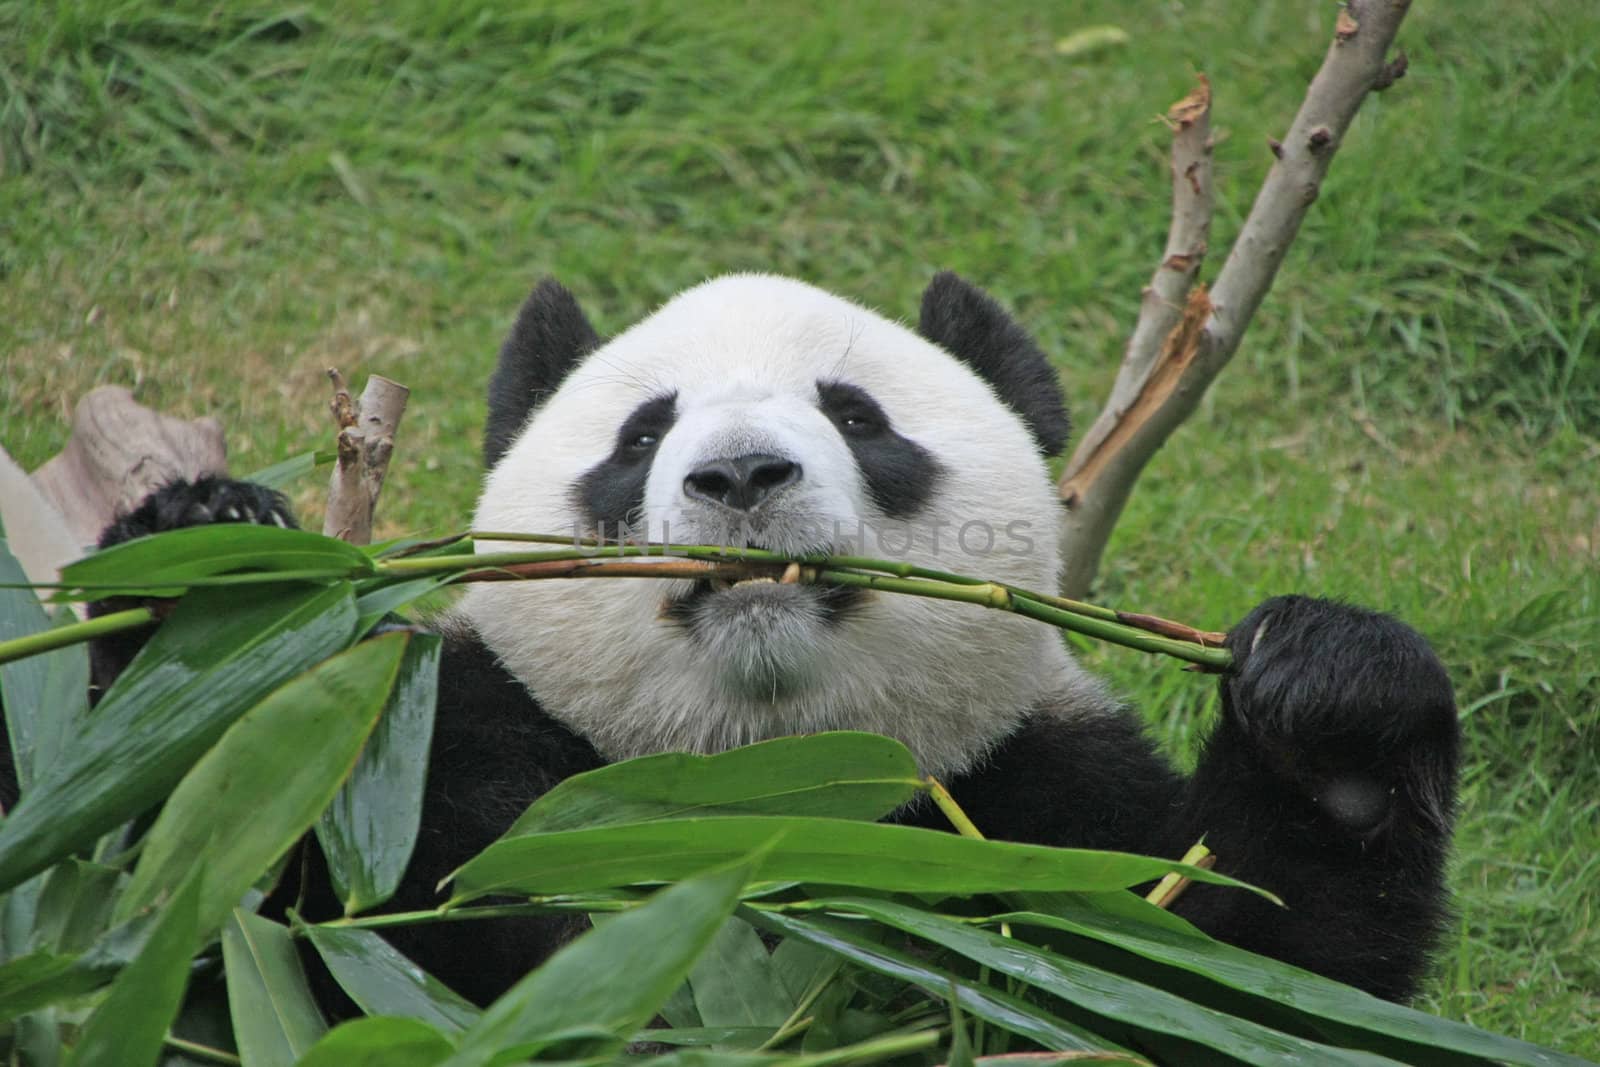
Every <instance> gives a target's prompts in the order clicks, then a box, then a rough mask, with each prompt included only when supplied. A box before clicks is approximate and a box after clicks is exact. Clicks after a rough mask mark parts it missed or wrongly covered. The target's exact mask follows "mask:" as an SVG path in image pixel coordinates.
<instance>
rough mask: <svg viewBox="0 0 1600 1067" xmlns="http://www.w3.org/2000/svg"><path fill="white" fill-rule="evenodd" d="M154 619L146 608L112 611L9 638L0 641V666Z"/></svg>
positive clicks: (134, 627) (122, 630)
mask: <svg viewBox="0 0 1600 1067" xmlns="http://www.w3.org/2000/svg"><path fill="white" fill-rule="evenodd" d="M155 620H156V615H155V612H153V611H151V610H150V609H149V608H129V609H128V610H127V611H114V612H112V613H111V614H109V615H101V616H100V617H99V618H97V619H88V620H86V621H84V622H75V623H73V624H71V625H70V626H57V627H54V628H52V629H49V630H41V631H39V632H38V633H36V634H28V635H27V636H26V637H13V638H12V639H11V640H9V641H0V663H10V662H11V661H12V660H19V659H26V658H27V657H28V656H37V655H39V654H40V653H41V652H54V651H55V650H56V649H58V648H66V647H67V646H68V645H76V644H79V643H80V642H83V641H93V640H94V639H95V638H97V637H105V636H106V635H108V634H119V633H123V632H124V631H127V630H137V629H138V628H139V627H141V626H148V625H149V624H150V623H152V622H155Z"/></svg>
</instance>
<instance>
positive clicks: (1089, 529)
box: [1058, 0, 1410, 597]
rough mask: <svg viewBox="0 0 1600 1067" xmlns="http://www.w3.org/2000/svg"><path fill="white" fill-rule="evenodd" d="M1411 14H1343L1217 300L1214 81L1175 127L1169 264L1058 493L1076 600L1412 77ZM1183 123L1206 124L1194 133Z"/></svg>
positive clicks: (1068, 576) (1352, 5)
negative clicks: (1208, 269)
mask: <svg viewBox="0 0 1600 1067" xmlns="http://www.w3.org/2000/svg"><path fill="white" fill-rule="evenodd" d="M1409 7H1410V0H1350V2H1349V4H1348V5H1347V6H1346V7H1345V8H1344V9H1343V10H1342V11H1340V13H1339V16H1338V20H1337V24H1336V26H1335V29H1334V38H1333V43H1332V44H1331V45H1330V46H1329V48H1328V54H1327V56H1326V58H1324V60H1323V63H1322V68H1321V69H1320V70H1318V71H1317V74H1316V77H1314V78H1313V79H1312V81H1311V85H1310V87H1309V88H1308V89H1307V90H1306V96H1305V100H1304V101H1303V102H1302V103H1301V105H1300V111H1299V113H1298V114H1297V115H1296V116H1295V118H1294V121H1293V123H1291V124H1290V127H1289V132H1288V134H1286V135H1285V137H1284V138H1283V140H1282V141H1281V142H1280V141H1276V140H1274V141H1270V142H1269V144H1270V146H1271V148H1272V152H1273V155H1274V157H1275V162H1274V163H1273V165H1272V169H1271V171H1270V172H1268V174H1267V178H1266V180H1265V181H1264V182H1263V183H1262V186H1261V191H1260V192H1259V193H1258V194H1257V196H1256V201H1255V204H1254V206H1253V207H1252V208H1251V209H1250V214H1249V216H1248V217H1247V218H1246V219H1245V223H1244V226H1243V228H1242V229H1241V230H1240V232H1239V238H1238V240H1237V241H1235V242H1234V245H1233V248H1232V250H1231V251H1230V252H1229V254H1228V259H1227V262H1225V263H1224V264H1223V266H1222V270H1221V271H1220V272H1219V273H1218V275H1217V279H1216V282H1215V283H1214V284H1213V285H1212V286H1211V289H1210V292H1209V293H1207V291H1206V290H1205V288H1204V287H1196V288H1194V289H1193V291H1192V292H1191V291H1190V290H1191V286H1192V284H1193V282H1194V279H1195V275H1196V274H1197V272H1198V270H1199V262H1198V257H1196V258H1195V260H1194V262H1193V263H1189V262H1187V261H1186V260H1185V259H1183V251H1184V249H1185V248H1190V249H1192V248H1194V247H1196V244H1195V238H1194V235H1195V234H1198V249H1199V252H1200V253H1201V254H1202V255H1203V253H1204V240H1205V232H1206V230H1205V225H1206V224H1208V223H1209V219H1210V204H1211V195H1210V193H1211V187H1210V176H1211V171H1210V152H1209V148H1210V145H1209V132H1208V131H1207V132H1196V131H1197V129H1204V128H1205V127H1207V126H1208V123H1209V110H1210V91H1209V86H1208V85H1207V84H1206V83H1205V82H1204V80H1202V82H1201V86H1200V88H1199V89H1197V90H1196V91H1195V92H1193V93H1191V94H1190V95H1189V96H1188V97H1186V98H1185V99H1184V100H1182V101H1180V102H1179V103H1178V104H1175V105H1173V109H1172V111H1170V112H1169V113H1168V117H1169V120H1171V122H1172V124H1173V127H1174V132H1173V172H1174V173H1173V219H1172V227H1171V231H1170V232H1169V235H1168V242H1167V251H1166V254H1165V255H1164V256H1163V258H1162V266H1161V267H1160V268H1158V269H1157V271H1156V274H1155V277H1154V278H1153V279H1152V280H1151V284H1150V286H1149V287H1148V288H1147V289H1146V290H1145V296H1144V300H1143V302H1142V303H1141V305H1140V311H1139V321H1138V323H1137V325H1136V326H1135V327H1134V333H1133V337H1132V339H1131V340H1130V341H1129V344H1128V350H1127V352H1126V354H1125V355H1124V357H1123V365H1122V369H1121V371H1120V372H1119V373H1118V375H1117V381H1116V384H1115V385H1114V386H1113V389H1112V394H1111V398H1110V400H1109V401H1107V404H1106V407H1105V409H1104V410H1103V411H1102V412H1101V414H1100V416H1099V417H1098V418H1097V419H1096V420H1095V422H1094V425H1093V426H1091V427H1090V429H1089V432H1088V434H1086V435H1085V437H1084V439H1083V441H1082V442H1081V443H1080V444H1079V446H1078V448H1077V450H1076V451H1075V452H1074V453H1073V456H1072V459H1071V460H1070V461H1069V462H1068V464H1067V467H1066V469H1065V470H1064V471H1063V472H1062V475H1061V481H1060V483H1059V485H1058V488H1059V490H1060V492H1061V497H1062V500H1063V502H1064V503H1065V504H1066V507H1067V517H1066V523H1065V526H1064V530H1063V534H1062V544H1061V547H1062V557H1063V559H1064V560H1065V565H1066V566H1065V571H1064V574H1063V578H1062V592H1063V593H1064V594H1065V595H1067V596H1072V597H1079V596H1083V595H1084V594H1085V593H1086V592H1087V590H1088V588H1089V586H1090V584H1091V583H1092V582H1093V580H1094V576H1095V573H1096V572H1097V571H1098V569H1099V566H1100V557H1101V555H1102V553H1103V552H1104V551H1105V546H1106V542H1107V540H1108V539H1109V538H1110V536H1111V530H1112V528H1113V527H1114V526H1115V525H1116V522H1117V518H1118V517H1119V516H1120V515H1121V514H1122V508H1123V505H1124V504H1126V503H1127V500H1128V496H1129V494H1130V493H1131V492H1132V491H1133V486H1134V483H1135V482H1136V481H1137V480H1138V477H1139V474H1140V473H1141V472H1142V471H1143V470H1144V466H1145V464H1146V463H1148V462H1149V461H1150V458H1151V457H1152V456H1154V455H1155V453H1156V451H1157V450H1158V449H1160V447H1161V445H1162V444H1163V443H1165V441H1166V439H1167V437H1168V436H1170V435H1171V433H1172V431H1173V430H1175V429H1177V427H1178V426H1179V425H1181V424H1182V423H1183V421H1184V420H1185V419H1187V418H1188V417H1189V416H1190V415H1191V414H1193V412H1194V410H1195V408H1196V407H1198V406H1199V403H1200V400H1201V398H1202V397H1203V396H1204V395H1205V391H1206V389H1207V388H1208V387H1209V386H1210V384H1211V382H1212V381H1213V380H1214V379H1215V378H1216V376H1217V374H1218V373H1220V372H1221V370H1222V368H1223V367H1224V366H1226V365H1227V362H1228V360H1229V359H1231V358H1232V357H1233V354H1234V352H1235V351H1237V350H1238V347H1239V341H1240V339H1241V338H1242V337H1243V336H1244V331H1245V328H1246V327H1247V326H1248V325H1249V323H1250V319H1251V317H1252V316H1254V315H1255V312H1256V309H1257V308H1258V307H1259V306H1260V305H1261V301H1262V299H1263V298H1264V297H1265V296H1266V294H1267V290H1268V289H1270V288H1271V286H1272V280H1273V278H1274V277H1275V276H1276V275H1277V272H1278V267H1279V266H1280V265H1281V264H1282V263H1283V257H1284V255H1285V254H1286V253H1287V252H1288V250H1289V246H1290V245H1291V244H1292V243H1293V242H1294V237H1295V234H1296V233H1297V232H1298V231H1299V229H1300V223H1301V220H1303V219H1304V218H1305V214H1306V211H1307V210H1308V209H1309V208H1310V207H1311V204H1312V203H1313V202H1314V201H1315V200H1316V198H1317V194H1318V193H1319V192H1320V190H1321V187H1322V180H1323V178H1324V177H1325V176H1326V174H1327V172H1328V167H1329V165H1330V164H1331V163H1332V162H1333V155H1334V153H1335V152H1336V151H1337V150H1338V147H1339V144H1340V143H1341V141H1342V140H1343V138H1344V134H1345V132H1346V131H1347V130H1348V129H1349V128H1350V122H1351V120H1352V119H1354V118H1355V114H1356V111H1357V110H1358V109H1359V108H1360V106H1361V102H1362V100H1364V99H1365V98H1366V95H1367V93H1368V92H1373V91H1381V90H1383V89H1385V88H1387V87H1388V86H1389V85H1391V84H1392V83H1393V82H1394V81H1395V80H1396V79H1397V78H1399V77H1400V76H1401V75H1403V74H1404V73H1405V60H1404V57H1403V56H1400V57H1397V58H1396V59H1395V60H1394V61H1393V62H1388V61H1387V59H1386V57H1387V55H1388V51H1389V46H1390V45H1391V44H1392V43H1393V41H1394V37H1395V34H1396V32H1397V31H1398V30H1399V28H1400V22H1401V21H1402V20H1403V19H1404V18H1405V14H1406V11H1407V9H1408V8H1409ZM1197 97H1201V100H1200V101H1197V99H1196V98H1197ZM1183 116H1192V117H1193V121H1192V122H1191V123H1190V124H1188V125H1185V124H1184V122H1183ZM1196 139H1199V141H1200V143H1199V144H1196V143H1195V141H1196ZM1196 161H1202V165H1201V166H1198V167H1196V168H1195V171H1194V173H1195V176H1196V181H1195V183H1194V184H1193V185H1192V186H1189V184H1188V183H1186V182H1184V181H1183V180H1182V178H1183V177H1184V176H1185V175H1186V174H1187V173H1188V168H1189V166H1190V164H1191V162H1196ZM1201 175H1203V176H1204V178H1203V181H1202V180H1201ZM1186 186H1187V188H1186ZM1202 208H1203V209H1204V222H1202V221H1201V219H1200V212H1201V210H1202ZM1182 237H1188V238H1189V243H1188V244H1187V245H1184V244H1180V245H1179V246H1178V247H1177V248H1176V249H1175V248H1174V242H1175V240H1178V239H1180V238H1182ZM1175 252H1176V254H1177V255H1178V256H1179V258H1178V259H1177V260H1176V261H1174V259H1173V257H1174V254H1175ZM1169 264H1171V266H1169ZM1185 294H1187V295H1185ZM1152 335H1154V337H1152ZM1157 338H1160V339H1163V340H1157Z"/></svg>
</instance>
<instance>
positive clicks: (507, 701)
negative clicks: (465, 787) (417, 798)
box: [429, 615, 605, 796]
mask: <svg viewBox="0 0 1600 1067" xmlns="http://www.w3.org/2000/svg"><path fill="white" fill-rule="evenodd" d="M429 629H430V630H431V631H433V632H434V633H437V634H438V635H439V637H440V638H441V639H442V641H443V644H442V647H441V650H440V663H439V687H438V703H437V708H436V711H435V716H434V744H433V752H432V762H433V765H434V771H435V773H436V774H442V775H443V776H445V777H450V778H454V777H456V776H457V775H461V776H470V777H473V778H478V779H492V778H494V777H496V776H497V775H496V772H497V769H498V770H503V772H504V773H505V774H506V775H507V776H508V777H510V778H511V779H512V780H515V779H516V778H517V777H518V776H519V774H520V775H526V776H528V777H529V778H531V779H533V780H531V781H527V782H525V783H524V787H525V788H526V789H527V791H528V792H529V793H530V795H531V796H536V795H537V794H538V793H540V792H543V791H544V790H547V789H549V788H551V787H552V786H554V785H555V784H556V783H557V782H559V781H561V780H562V779H564V778H567V777H570V776H571V775H574V774H579V773H581V772H583V771H587V770H593V769H594V768H595V767H598V766H600V765H601V764H602V763H604V762H605V761H604V759H602V758H601V756H600V754H599V753H598V752H596V751H595V748H594V746H593V745H591V744H590V743H589V741H588V740H587V739H585V738H584V737H583V736H582V735H581V734H579V733H577V732H576V731H574V730H572V729H571V728H570V727H568V726H567V725H566V724H565V723H563V722H562V721H561V720H559V719H557V718H556V717H555V716H554V715H551V714H550V713H549V712H548V711H547V710H545V708H544V707H543V705H541V704H540V703H539V701H538V699H537V698H536V697H535V696H534V695H533V693H531V692H530V691H529V690H528V688H527V686H526V685H524V684H523V683H522V681H521V680H519V679H518V678H517V677H516V675H514V674H512V673H511V671H509V670H508V669H507V668H506V666H505V664H504V663H502V662H501V661H500V657H499V656H498V655H496V654H495V652H494V650H493V649H491V648H489V646H488V645H487V644H486V643H485V642H484V640H483V638H482V636H480V635H479V634H478V632H477V630H476V629H474V628H473V626H472V624H471V622H470V621H469V620H467V619H465V618H464V617H462V616H459V615H446V616H441V617H438V618H435V619H432V620H430V623H429Z"/></svg>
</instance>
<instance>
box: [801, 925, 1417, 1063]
mask: <svg viewBox="0 0 1600 1067" xmlns="http://www.w3.org/2000/svg"><path fill="white" fill-rule="evenodd" d="M818 905H819V906H821V907H826V908H827V909H828V910H829V911H842V912H848V913H850V914H852V915H859V916H862V917H864V918H869V919H873V920H875V921H877V922H881V923H884V924H885V925H887V926H891V927H893V928H894V929H896V930H902V931H904V932H906V933H908V934H914V935H915V936H917V937H920V938H923V939H924V940H927V941H931V942H933V943H934V944H936V945H940V946H943V947H944V948H947V949H950V950H951V951H953V952H956V953H958V954H960V955H962V956H964V957H966V958H967V959H969V960H972V961H973V962H974V963H977V964H979V965H980V966H984V967H990V968H993V969H994V970H996V971H999V972H1000V973H1001V974H1007V975H1010V976H1012V977H1013V978H1017V979H1020V980H1021V981H1023V982H1026V983H1027V984H1028V985H1030V986H1033V987H1035V988H1037V989H1041V990H1043V991H1044V992H1046V993H1051V994H1053V995H1055V996H1058V997H1060V998H1062V999H1063V1000H1065V1001H1067V1002H1068V1003H1071V1004H1076V1005H1078V1006H1079V1007H1082V1008H1084V1009H1085V1010H1087V1011H1091V1012H1093V1013H1095V1014H1096V1015H1102V1016H1105V1017H1107V1018H1111V1019H1116V1020H1119V1021H1121V1022H1125V1023H1129V1024H1131V1025H1133V1026H1136V1027H1139V1028H1141V1029H1144V1030H1151V1031H1154V1032H1156V1033H1161V1034H1169V1035H1172V1036H1174V1037H1179V1038H1182V1039H1184V1040H1187V1041H1192V1042H1194V1043H1195V1044H1198V1045H1203V1046H1206V1047H1208V1048H1212V1049H1215V1050H1216V1051H1217V1052H1218V1053H1220V1054H1223V1055H1226V1056H1232V1057H1234V1058H1235V1059H1239V1060H1242V1061H1244V1062H1245V1063H1252V1064H1261V1065H1280V1067H1289V1065H1292V1064H1303V1063H1327V1064H1349V1065H1352V1067H1354V1065H1365V1067H1380V1065H1383V1064H1393V1063H1394V1061H1393V1060H1390V1059H1387V1058H1385V1057H1382V1056H1376V1055H1373V1054H1371V1053H1366V1052H1357V1051H1351V1050H1347V1049H1339V1048H1334V1047H1331V1046H1329V1045H1323V1044H1319V1043H1316V1042H1313V1041H1307V1040H1305V1039H1303V1038H1299V1037H1294V1036H1292V1035H1290V1034H1285V1033H1280V1032H1278V1031H1276V1030H1272V1029H1269V1028H1268V1027H1265V1026H1262V1025H1260V1024H1258V1023H1254V1022H1250V1021H1249V1020H1247V1019H1240V1018H1237V1017H1235V1016H1231V1015H1228V1014H1226V1013H1224V1012H1220V1011H1215V1010H1213V1009H1211V1008H1207V1007H1203V1006H1201V1005H1198V1004H1194V1003H1191V1002H1190V1001H1188V1000H1186V999H1184V998H1183V997H1180V996H1177V995H1176V994H1173V993H1169V992H1167V991H1166V990H1163V989H1157V988H1155V987H1153V986H1149V985H1145V984H1143V983H1141V982H1137V981H1134V980H1133V979H1130V978H1125V977H1123V976H1122V975H1119V974H1114V973H1112V972H1110V971H1105V970H1101V969H1100V968H1098V967H1092V966H1089V965H1088V964H1084V963H1080V962H1078V961H1076V960H1073V959H1069V958H1067V957H1065V956H1061V955H1059V954H1057V953H1054V952H1050V951H1048V950H1046V949H1042V948H1039V947H1037V946H1035V945H1030V944H1028V943H1027V942H1025V941H1021V940H1018V939H1016V938H1010V937H1003V936H1001V935H1000V934H997V933H994V932H992V931H989V930H983V929H979V928H977V927H975V926H972V925H970V924H968V923H964V922H958V921H956V920H954V919H949V918H946V917H945V916H942V915H935V914H933V913H931V912H926V911H919V910H918V909H916V908H909V907H906V906H905V905H903V904H899V903H896V902H894V901H888V900H859V899H857V900H849V899H840V900H828V901H819V902H818Z"/></svg>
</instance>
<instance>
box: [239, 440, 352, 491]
mask: <svg viewBox="0 0 1600 1067" xmlns="http://www.w3.org/2000/svg"><path fill="white" fill-rule="evenodd" d="M338 458H339V454H338V453H337V452H329V451H326V450H324V449H318V450H317V451H314V452H302V453H300V454H299V455H298V456H290V457H289V458H288V459H286V460H283V461H281V462H278V463H274V464H273V465H272V466H270V467H263V468H261V469H260V470H258V471H255V472H254V473H251V474H247V475H245V476H244V477H243V478H242V479H240V480H241V481H246V482H254V483H255V484H256V485H264V486H266V487H267V488H268V489H282V488H283V487H284V486H286V485H288V484H289V483H290V482H292V481H294V480H295V479H296V478H303V477H305V476H306V475H307V474H310V473H311V472H312V471H314V470H316V469H317V468H318V467H325V466H327V465H328V464H330V463H332V462H333V461H334V460H336V459H338Z"/></svg>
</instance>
